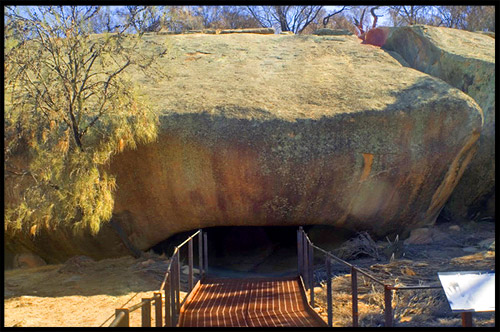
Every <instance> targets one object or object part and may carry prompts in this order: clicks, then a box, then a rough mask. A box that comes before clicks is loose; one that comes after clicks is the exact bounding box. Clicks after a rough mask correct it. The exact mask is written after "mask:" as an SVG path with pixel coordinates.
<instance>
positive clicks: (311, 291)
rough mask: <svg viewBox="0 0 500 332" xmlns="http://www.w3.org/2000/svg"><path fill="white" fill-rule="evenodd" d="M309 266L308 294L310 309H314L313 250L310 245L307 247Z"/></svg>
mask: <svg viewBox="0 0 500 332" xmlns="http://www.w3.org/2000/svg"><path fill="white" fill-rule="evenodd" d="M309 264H310V265H311V267H310V269H309V284H310V285H309V287H310V289H309V294H310V298H311V307H314V248H313V246H312V245H310V246H309Z"/></svg>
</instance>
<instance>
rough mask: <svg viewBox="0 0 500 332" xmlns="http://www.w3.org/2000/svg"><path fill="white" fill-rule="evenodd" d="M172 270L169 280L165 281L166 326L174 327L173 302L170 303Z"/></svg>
mask: <svg viewBox="0 0 500 332" xmlns="http://www.w3.org/2000/svg"><path fill="white" fill-rule="evenodd" d="M171 278H172V270H170V272H169V274H168V276H167V280H165V288H164V291H165V326H167V327H170V326H172V313H171V310H172V308H171V307H172V302H171V301H170V287H171V284H172V283H171Z"/></svg>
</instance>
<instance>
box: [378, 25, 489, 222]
mask: <svg viewBox="0 0 500 332" xmlns="http://www.w3.org/2000/svg"><path fill="white" fill-rule="evenodd" d="M375 30H377V29H375ZM380 30H381V31H383V32H386V31H387V30H388V31H389V33H386V40H385V42H384V43H383V48H384V49H386V50H389V51H394V52H397V53H398V54H399V55H400V56H401V57H402V58H403V59H404V60H405V61H406V62H407V63H408V64H409V66H411V67H412V68H415V69H417V70H420V71H422V72H424V73H427V74H429V75H432V76H435V77H438V78H440V79H442V80H444V81H445V82H447V83H448V84H450V85H452V86H454V87H455V88H457V89H460V90H462V91H463V92H465V93H466V94H468V95H469V96H471V97H472V98H474V100H475V101H476V102H477V103H478V104H479V106H481V108H482V111H483V115H484V124H483V129H482V131H481V137H480V138H479V149H478V152H477V154H476V156H475V157H474V158H473V159H472V161H471V163H470V165H469V167H468V168H467V169H466V170H465V172H464V175H463V177H462V179H461V180H460V182H459V183H458V185H457V187H456V189H455V191H454V192H453V194H452V195H451V196H450V199H449V200H448V202H447V203H446V205H445V208H444V210H443V214H444V216H445V217H447V218H449V219H455V220H456V219H459V220H461V219H464V218H467V219H470V218H473V217H479V218H481V217H493V218H494V217H495V39H494V34H493V38H492V37H491V36H490V35H487V34H481V33H477V32H468V31H464V30H457V29H448V28H440V27H431V26H422V25H414V26H409V27H400V28H391V29H387V28H385V29H380ZM379 34H380V33H379Z"/></svg>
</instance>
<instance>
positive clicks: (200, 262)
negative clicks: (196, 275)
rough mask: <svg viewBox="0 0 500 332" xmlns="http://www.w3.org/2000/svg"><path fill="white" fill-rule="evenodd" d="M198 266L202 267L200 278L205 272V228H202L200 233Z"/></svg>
mask: <svg viewBox="0 0 500 332" xmlns="http://www.w3.org/2000/svg"><path fill="white" fill-rule="evenodd" d="M198 264H199V266H198V268H199V269H200V279H201V277H202V276H203V274H204V271H203V230H202V229H200V233H199V234H198Z"/></svg>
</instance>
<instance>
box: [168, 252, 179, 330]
mask: <svg viewBox="0 0 500 332" xmlns="http://www.w3.org/2000/svg"><path fill="white" fill-rule="evenodd" d="M173 259H174V257H172V260H173ZM176 275H177V273H175V264H174V263H173V262H172V265H171V269H170V276H169V277H170V308H172V309H171V310H172V311H171V312H172V326H175V325H177V315H176V312H177V310H175V285H176V283H175V278H176Z"/></svg>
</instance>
